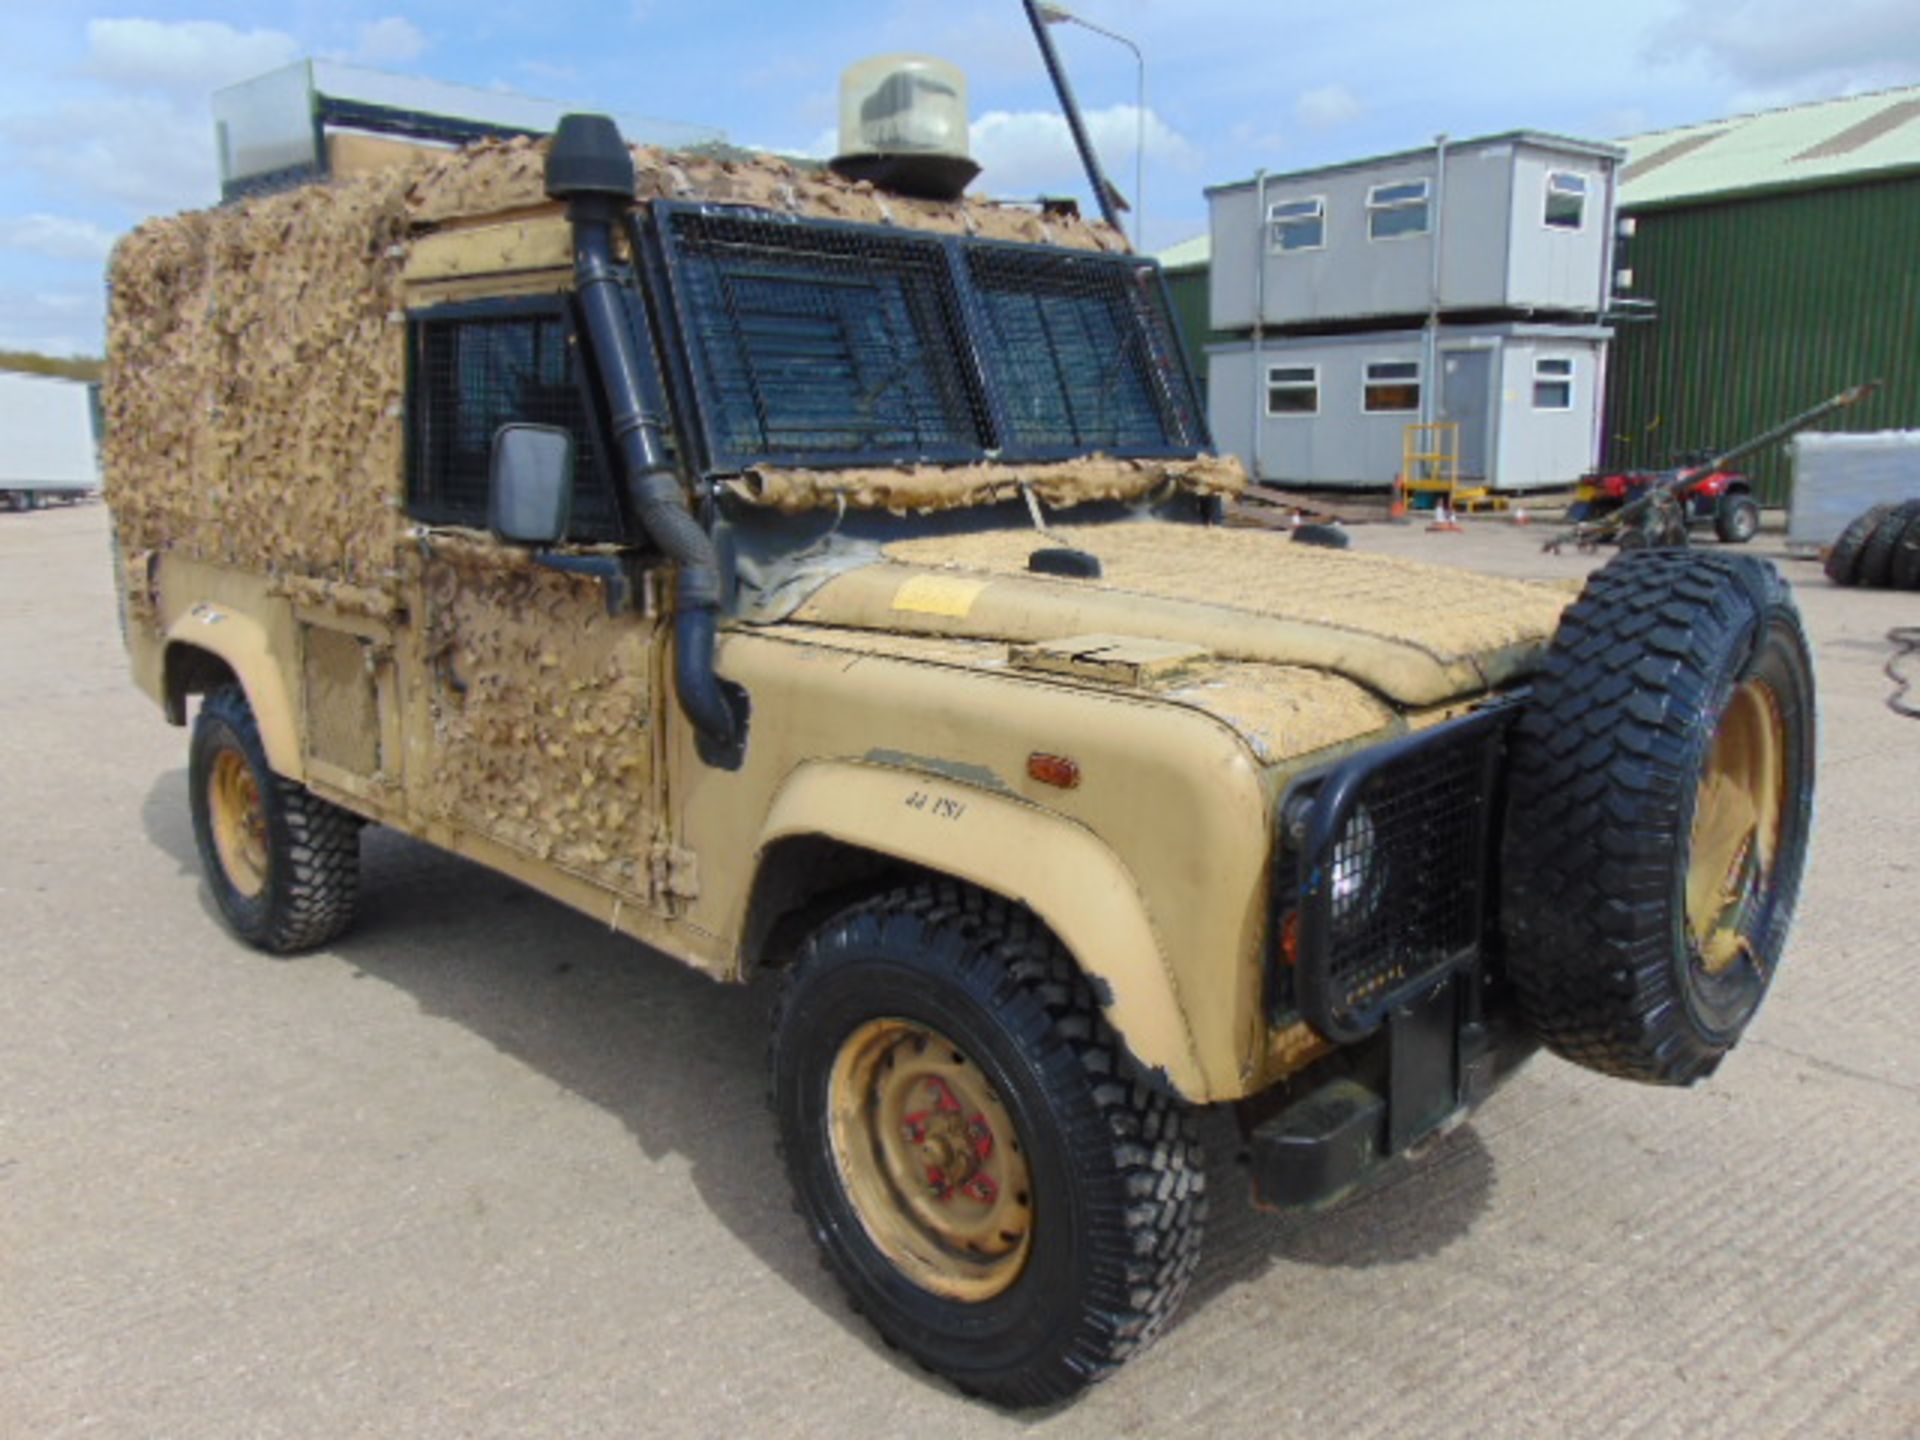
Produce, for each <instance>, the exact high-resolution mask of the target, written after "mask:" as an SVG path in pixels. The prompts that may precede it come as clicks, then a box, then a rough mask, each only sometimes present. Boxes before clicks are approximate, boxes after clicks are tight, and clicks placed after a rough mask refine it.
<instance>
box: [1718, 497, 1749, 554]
mask: <svg viewBox="0 0 1920 1440" xmlns="http://www.w3.org/2000/svg"><path fill="white" fill-rule="evenodd" d="M1713 533H1714V534H1715V535H1717V536H1719V537H1720V543H1721V544H1723V545H1745V544H1747V543H1748V542H1749V541H1751V540H1752V539H1753V537H1754V536H1756V535H1758V534H1759V533H1760V504H1759V502H1758V501H1756V500H1755V499H1754V498H1753V497H1752V496H1751V495H1741V494H1734V495H1722V496H1721V497H1720V501H1719V503H1718V504H1717V505H1715V506H1714V507H1713Z"/></svg>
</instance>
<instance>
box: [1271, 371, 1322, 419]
mask: <svg viewBox="0 0 1920 1440" xmlns="http://www.w3.org/2000/svg"><path fill="white" fill-rule="evenodd" d="M1319 413H1320V367H1319V366H1318V365H1269V366H1268V367H1267V414H1269V415H1318V414H1319Z"/></svg>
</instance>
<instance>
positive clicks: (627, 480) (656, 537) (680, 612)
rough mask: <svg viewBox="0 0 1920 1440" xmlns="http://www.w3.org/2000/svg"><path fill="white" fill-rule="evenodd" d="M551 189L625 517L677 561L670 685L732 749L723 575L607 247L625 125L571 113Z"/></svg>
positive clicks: (618, 205) (623, 171) (554, 154)
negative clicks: (649, 380) (671, 450)
mask: <svg viewBox="0 0 1920 1440" xmlns="http://www.w3.org/2000/svg"><path fill="white" fill-rule="evenodd" d="M546 188H547V194H548V196H549V197H551V198H552V199H555V200H564V201H565V202H566V205H567V220H568V222H569V223H570V224H571V225H572V227H573V275H574V290H575V297H576V299H577V301H578V303H579V306H580V316H581V320H582V322H583V324H584V326H585V329H586V336H587V343H588V344H589V345H590V346H592V347H593V359H594V365H595V368H596V369H597V370H598V372H599V375H600V384H601V388H602V390H603V391H604V393H605V396H606V402H607V412H608V415H609V416H610V418H611V423H612V430H613V437H612V438H613V442H614V451H615V453H616V454H617V455H618V456H619V469H620V478H619V491H620V499H621V504H622V506H623V508H624V509H625V510H626V512H627V515H628V517H629V518H630V519H631V520H633V521H635V522H636V523H638V525H639V526H640V528H641V529H643V530H644V531H645V532H646V533H647V535H648V537H649V538H651V539H652V541H653V543H654V544H655V545H657V546H659V547H660V549H661V551H662V552H663V553H664V554H666V556H667V557H668V558H669V559H671V560H672V561H673V562H674V564H675V566H676V567H677V577H676V583H675V590H676V595H675V605H674V622H673V672H674V673H673V679H674V692H675V694H676V695H677V696H678V697H679V700H680V710H681V713H682V714H684V715H685V716H686V717H687V720H688V721H689V723H691V724H692V726H693V728H694V730H695V731H696V732H697V733H698V734H699V736H700V738H701V740H702V741H703V742H705V743H704V744H703V745H702V746H701V753H702V755H703V756H705V757H706V758H707V759H708V760H709V762H710V763H715V762H716V761H717V762H718V763H726V761H725V760H724V759H723V758H720V757H726V756H730V755H731V756H733V757H734V763H737V752H738V750H739V740H740V736H741V731H742V728H743V727H742V725H741V720H740V716H739V715H738V714H736V712H735V708H734V705H733V704H732V703H731V702H730V701H729V699H728V696H727V693H726V690H725V689H724V688H723V687H722V685H721V682H720V678H719V676H717V675H716V674H714V670H713V647H714V636H715V632H716V630H717V628H718V624H719V613H720V600H721V594H722V589H721V579H720V562H719V557H718V555H717V554H716V553H715V551H714V547H713V540H712V537H710V536H709V535H708V534H707V532H706V531H705V530H704V529H703V528H701V525H700V522H699V521H697V520H695V519H694V517H693V514H692V512H691V511H690V510H688V508H687V499H686V495H685V493H684V492H683V491H682V489H681V486H680V474H679V471H678V470H677V469H676V468H675V467H674V465H673V462H672V461H671V460H669V459H668V458H667V451H666V446H665V445H664V444H663V443H662V442H661V435H660V417H659V416H658V415H657V414H655V413H653V411H652V410H650V409H649V408H648V405H647V401H646V396H647V395H648V394H650V393H651V394H658V393H659V386H658V385H654V386H651V387H643V385H642V380H641V377H642V368H641V367H642V366H644V365H650V364H651V357H643V356H642V355H641V354H640V352H639V349H638V347H637V346H636V345H635V344H634V339H633V333H632V331H631V330H630V329H629V327H628V322H627V316H626V312H625V299H624V296H623V295H622V286H621V280H620V274H619V270H618V267H617V266H616V264H615V261H614V256H613V235H614V229H615V227H616V226H618V225H619V224H620V222H621V219H622V217H623V216H624V215H625V214H626V211H627V210H628V208H629V207H630V206H632V204H633V197H634V180H633V156H632V154H631V153H630V152H629V151H628V149H627V144H626V141H625V140H623V139H621V138H620V129H619V127H618V126H617V125H615V124H614V123H613V121H612V120H610V119H609V118H607V117H606V116H605V115H567V116H563V117H562V118H561V121H560V128H559V129H558V130H556V131H555V132H554V136H553V145H552V148H551V149H550V150H549V151H548V152H547V172H546Z"/></svg>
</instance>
